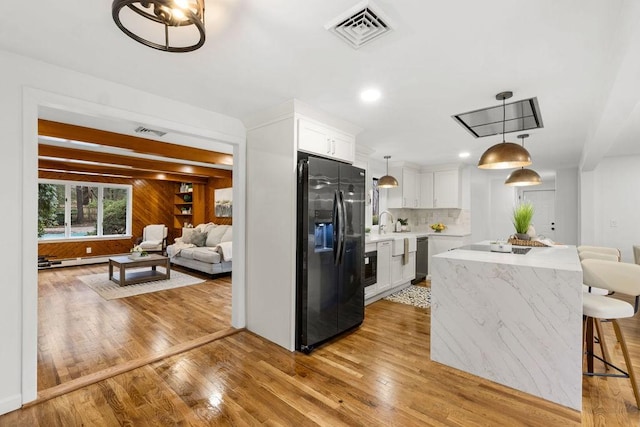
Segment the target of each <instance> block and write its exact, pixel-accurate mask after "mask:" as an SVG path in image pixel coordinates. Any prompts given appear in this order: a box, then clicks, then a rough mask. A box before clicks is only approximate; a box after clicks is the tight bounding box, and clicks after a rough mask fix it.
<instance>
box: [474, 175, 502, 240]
mask: <svg viewBox="0 0 640 427" xmlns="http://www.w3.org/2000/svg"><path fill="white" fill-rule="evenodd" d="M489 178H490V177H489V175H488V174H487V173H486V172H485V171H483V170H480V169H478V168H474V169H473V170H471V171H470V179H471V185H470V198H471V202H470V203H471V207H470V211H471V241H472V242H480V241H482V240H490V239H495V238H496V237H495V236H492V234H491V230H490V229H489V227H488V225H489V223H490V218H491V204H490V203H489V201H490V200H491V180H490V179H489Z"/></svg>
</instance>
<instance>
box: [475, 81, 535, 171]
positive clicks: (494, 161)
mask: <svg viewBox="0 0 640 427" xmlns="http://www.w3.org/2000/svg"><path fill="white" fill-rule="evenodd" d="M512 96H513V93H512V92H501V93H499V94H497V95H496V99H497V100H501V101H502V142H501V143H500V144H496V145H494V146H492V147H490V148H489V149H488V150H487V151H485V152H484V153H483V154H482V156H480V161H479V162H478V168H480V169H512V168H519V167H523V166H529V165H530V164H531V155H530V154H529V152H528V151H527V150H525V148H524V147H521V146H520V145H518V144H514V143H513V142H505V140H504V127H505V121H506V107H505V100H506V99H509V98H511V97H512Z"/></svg>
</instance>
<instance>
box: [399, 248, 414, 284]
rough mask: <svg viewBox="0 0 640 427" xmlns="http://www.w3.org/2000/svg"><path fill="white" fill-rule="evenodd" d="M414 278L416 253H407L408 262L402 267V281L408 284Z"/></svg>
mask: <svg viewBox="0 0 640 427" xmlns="http://www.w3.org/2000/svg"><path fill="white" fill-rule="evenodd" d="M400 259H402V257H400ZM415 278H416V253H415V252H409V262H408V263H406V264H405V265H403V266H402V281H403V282H408V281H410V280H413V279H415Z"/></svg>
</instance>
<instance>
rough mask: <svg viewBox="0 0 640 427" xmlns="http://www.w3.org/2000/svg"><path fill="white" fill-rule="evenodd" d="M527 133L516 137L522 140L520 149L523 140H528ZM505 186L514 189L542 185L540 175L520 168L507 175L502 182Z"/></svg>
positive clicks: (531, 170)
mask: <svg viewBox="0 0 640 427" xmlns="http://www.w3.org/2000/svg"><path fill="white" fill-rule="evenodd" d="M528 137H529V134H528V133H523V134H522V135H518V138H521V139H522V147H523V148H524V139H525V138H528ZM504 183H505V184H506V185H511V186H514V187H525V186H527V185H539V184H542V179H541V178H540V175H538V173H537V172H536V171H534V170H533V169H525V168H520V169H516V170H514V171H513V172H511V173H510V174H509V176H508V177H507V180H506V181H505V182H504Z"/></svg>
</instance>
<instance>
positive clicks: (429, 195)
mask: <svg viewBox="0 0 640 427" xmlns="http://www.w3.org/2000/svg"><path fill="white" fill-rule="evenodd" d="M420 208H421V209H432V208H433V172H422V173H421V174H420Z"/></svg>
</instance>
